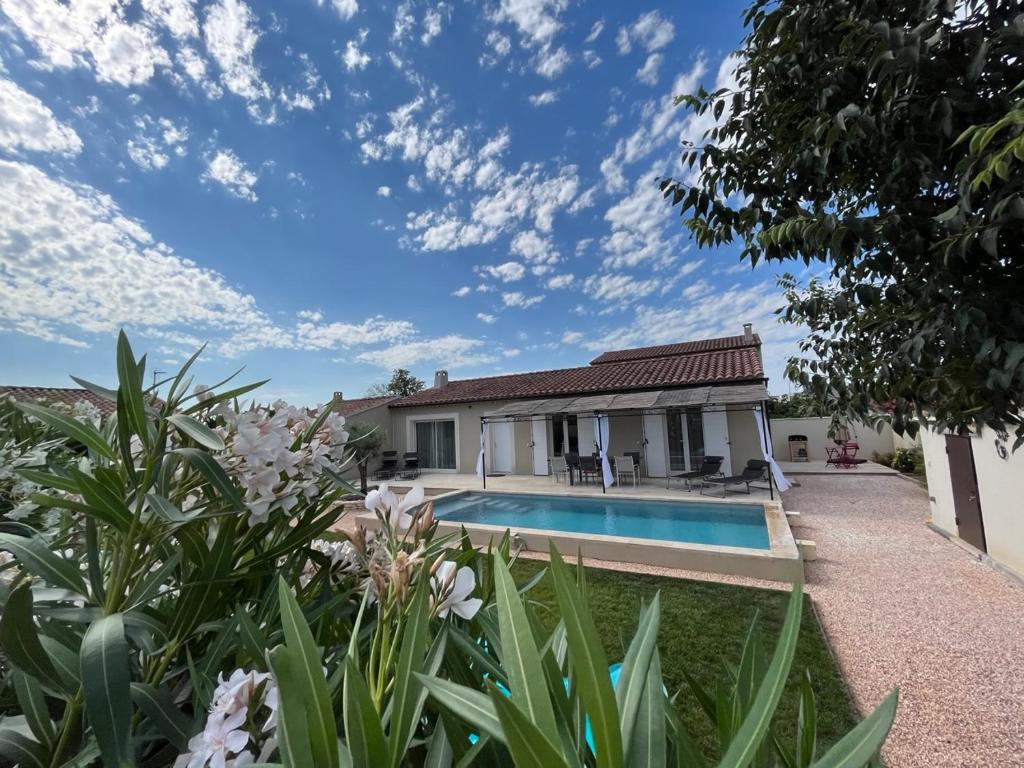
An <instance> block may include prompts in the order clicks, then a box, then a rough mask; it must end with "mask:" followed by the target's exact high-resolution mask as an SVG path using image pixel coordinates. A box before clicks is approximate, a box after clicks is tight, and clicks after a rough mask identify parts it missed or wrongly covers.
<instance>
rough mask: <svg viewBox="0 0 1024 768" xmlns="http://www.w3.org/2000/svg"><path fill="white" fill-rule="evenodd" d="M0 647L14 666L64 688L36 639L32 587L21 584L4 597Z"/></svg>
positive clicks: (0, 623) (0, 624) (0, 621)
mask: <svg viewBox="0 0 1024 768" xmlns="http://www.w3.org/2000/svg"><path fill="white" fill-rule="evenodd" d="M0 647H2V648H3V650H4V652H5V653H6V654H7V657H8V659H9V660H10V662H11V663H12V664H14V666H15V667H17V668H18V669H20V670H21V671H22V672H24V673H25V674H28V675H31V676H32V677H34V678H36V679H38V680H42V681H43V682H46V683H48V684H50V685H52V686H54V687H55V688H57V689H58V690H65V691H66V690H67V687H66V685H65V683H64V681H63V680H62V679H61V677H60V675H59V674H58V673H57V669H56V668H55V667H54V664H53V660H52V659H51V658H50V656H49V654H48V653H47V652H46V650H45V649H44V648H43V645H42V643H40V642H39V635H38V633H37V632H36V625H35V621H34V619H33V608H32V589H31V588H30V587H29V585H28V584H25V583H23V584H21V585H20V586H19V587H18V588H17V589H15V590H14V591H13V592H11V594H10V595H9V596H8V597H7V605H6V606H4V611H3V615H0Z"/></svg>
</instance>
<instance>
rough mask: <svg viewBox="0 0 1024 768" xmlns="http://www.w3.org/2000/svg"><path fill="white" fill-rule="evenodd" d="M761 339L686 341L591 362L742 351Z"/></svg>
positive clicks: (626, 351) (610, 354) (616, 353)
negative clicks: (727, 350)
mask: <svg viewBox="0 0 1024 768" xmlns="http://www.w3.org/2000/svg"><path fill="white" fill-rule="evenodd" d="M760 345H761V337H760V336H758V335H757V334H756V333H755V334H754V340H753V341H747V339H746V337H744V336H722V337H720V338H717V339H701V340H699V341H684V342H681V343H679V344H661V345H660V346H657V347H638V348H636V349H619V350H616V351H614V352H605V353H603V354H601V355H599V356H597V357H595V358H594V359H593V360H591V361H590V364H591V365H603V364H605V363H622V362H625V361H627V360H650V359H652V358H655V357H675V356H676V355H692V354H694V353H699V352H717V351H721V350H725V349H742V348H743V347H759V346H760Z"/></svg>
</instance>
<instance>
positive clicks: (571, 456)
mask: <svg viewBox="0 0 1024 768" xmlns="http://www.w3.org/2000/svg"><path fill="white" fill-rule="evenodd" d="M565 465H566V466H567V467H568V468H569V485H572V477H573V473H574V472H575V473H576V477H580V455H579V454H578V453H574V452H573V451H569V452H568V453H567V454H565ZM581 479H582V478H581Z"/></svg>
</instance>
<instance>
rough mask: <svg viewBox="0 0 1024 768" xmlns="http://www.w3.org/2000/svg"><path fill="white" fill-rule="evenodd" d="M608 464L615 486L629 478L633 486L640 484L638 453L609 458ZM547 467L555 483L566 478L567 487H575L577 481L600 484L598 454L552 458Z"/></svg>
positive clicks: (569, 454)
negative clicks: (613, 476) (549, 468)
mask: <svg viewBox="0 0 1024 768" xmlns="http://www.w3.org/2000/svg"><path fill="white" fill-rule="evenodd" d="M608 462H609V463H610V464H611V466H612V473H613V474H614V475H615V482H616V485H621V484H622V480H623V478H629V479H630V481H631V482H632V483H633V485H637V484H638V483H639V482H640V454H639V452H635V453H625V454H623V455H622V456H609V457H608ZM548 466H550V467H551V474H552V476H553V477H554V478H555V482H556V483H557V482H560V480H559V478H566V479H567V480H568V482H569V485H575V484H576V482H577V480H578V481H579V482H580V483H589V482H595V483H600V482H601V456H600V454H596V453H595V454H590V455H580V454H578V453H567V454H565V455H564V456H552V457H550V458H549V459H548Z"/></svg>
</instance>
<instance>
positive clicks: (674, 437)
mask: <svg viewBox="0 0 1024 768" xmlns="http://www.w3.org/2000/svg"><path fill="white" fill-rule="evenodd" d="M665 418H666V421H667V424H666V426H667V427H668V430H667V431H668V460H669V469H670V470H671V471H672V472H686V471H688V470H695V469H698V468H699V467H700V465H701V462H702V461H703V460H704V453H705V447H704V421H703V418H702V415H701V411H700V408H687V409H685V410H671V411H669V412H668V413H667V414H666V416H665Z"/></svg>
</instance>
